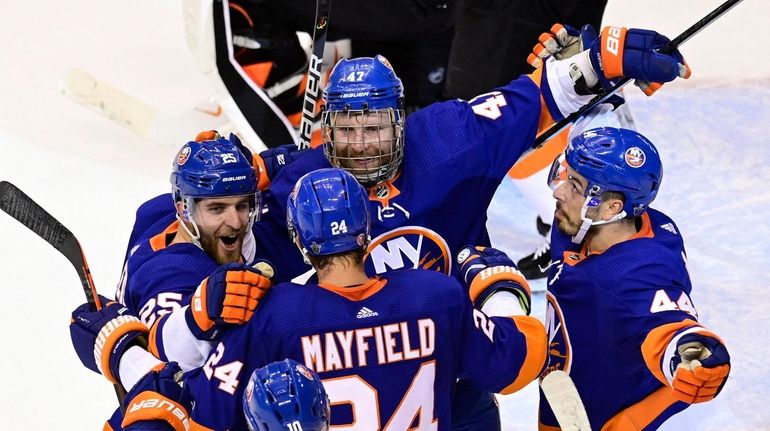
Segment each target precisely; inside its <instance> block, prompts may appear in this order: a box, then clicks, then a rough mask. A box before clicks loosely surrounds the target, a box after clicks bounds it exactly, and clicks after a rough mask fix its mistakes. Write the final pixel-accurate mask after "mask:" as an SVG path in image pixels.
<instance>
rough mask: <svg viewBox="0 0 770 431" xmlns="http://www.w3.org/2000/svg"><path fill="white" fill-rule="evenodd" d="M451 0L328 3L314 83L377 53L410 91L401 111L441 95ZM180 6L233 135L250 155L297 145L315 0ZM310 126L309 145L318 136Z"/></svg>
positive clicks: (212, 0)
mask: <svg viewBox="0 0 770 431" xmlns="http://www.w3.org/2000/svg"><path fill="white" fill-rule="evenodd" d="M455 3H456V1H455V0H444V1H442V0H393V1H391V2H387V3H381V2H364V3H361V2H354V1H345V0H337V1H335V2H334V5H333V7H332V10H331V13H330V19H331V22H332V24H331V25H329V28H328V36H327V41H326V45H325V49H324V58H323V64H322V70H321V83H320V85H319V88H323V87H324V86H325V84H326V81H327V78H328V73H329V71H330V69H331V67H332V66H333V65H334V64H336V63H337V61H338V60H339V59H341V58H349V57H351V56H356V57H358V56H371V57H373V56H375V55H376V54H377V53H385V54H386V55H389V56H390V57H391V61H392V62H393V63H394V65H396V66H397V67H398V68H399V69H400V70H402V71H403V72H402V73H403V74H404V79H405V81H406V82H407V83H408V84H409V88H411V89H412V93H411V94H410V95H409V96H408V97H407V99H406V109H407V111H413V110H416V109H418V108H420V107H423V106H426V105H428V104H430V103H433V102H435V101H438V100H440V98H441V97H442V94H443V89H444V77H445V74H446V66H447V61H448V57H449V49H450V45H451V42H452V24H453V22H454V20H453V17H454V14H453V10H454V8H455ZM183 7H184V19H185V33H186V37H187V43H188V45H189V47H190V49H191V50H192V52H193V54H194V55H195V57H196V59H197V60H198V64H199V67H200V69H201V71H202V72H203V73H204V74H205V75H207V76H208V77H209V79H210V80H211V81H212V82H213V83H214V87H215V92H216V102H217V103H218V104H219V106H221V108H222V110H223V111H224V113H225V114H226V116H227V118H228V119H229V120H230V121H231V122H232V126H234V127H235V129H236V130H237V131H238V134H239V135H240V137H241V138H242V139H243V140H244V141H245V142H246V143H247V144H248V145H249V147H250V148H251V150H253V151H255V152H259V151H262V150H264V149H266V148H274V147H277V146H280V145H285V144H291V143H294V144H296V143H297V141H298V137H297V133H296V131H295V129H296V128H298V127H299V125H300V121H301V111H302V103H303V97H304V90H305V85H306V81H307V70H308V58H309V56H310V50H311V45H312V40H311V37H310V35H312V34H313V26H314V22H315V19H314V12H315V1H311V0H304V1H300V0H297V1H292V2H281V1H268V0H185V1H184V2H183ZM373 18H375V19H373ZM364 22H366V23H367V25H366V26H362V23H364ZM215 109H216V108H215ZM318 112H319V110H318V108H317V109H316V114H317V113H318ZM314 130H315V132H314V133H313V136H312V140H311V146H317V145H318V144H320V142H321V139H320V134H319V133H318V128H317V127H316V128H314Z"/></svg>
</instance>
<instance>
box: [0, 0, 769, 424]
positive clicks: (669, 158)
mask: <svg viewBox="0 0 770 431" xmlns="http://www.w3.org/2000/svg"><path fill="white" fill-rule="evenodd" d="M718 4H719V2H718V1H714V0H709V1H697V0H680V1H677V2H672V1H664V0H651V1H647V2H644V3H642V2H620V1H610V4H609V5H608V9H607V13H606V14H605V23H612V24H621V25H626V26H629V27H646V28H654V29H657V30H659V31H661V32H663V33H666V34H669V35H674V34H677V33H678V32H680V31H682V30H683V29H684V28H686V27H687V26H689V25H690V24H692V23H694V22H695V21H697V20H698V19H699V18H700V17H702V16H703V15H705V13H707V12H708V11H710V10H711V9H713V8H714V7H716V6H717V5H718ZM0 16H3V17H4V20H3V24H2V26H0V97H2V102H0V179H2V180H8V181H11V182H13V183H14V184H16V185H17V186H19V187H20V188H21V189H22V190H24V191H25V192H27V193H28V194H29V195H30V196H32V197H33V198H34V199H36V200H37V201H38V202H39V203H40V204H41V205H42V206H43V207H44V208H46V209H47V210H48V211H49V212H51V213H52V214H53V215H54V216H55V217H57V218H58V219H59V220H60V221H61V222H62V223H63V224H64V225H65V226H67V227H69V228H70V230H72V231H73V232H74V233H75V234H76V235H77V237H78V238H79V240H80V242H81V244H82V245H83V248H84V250H85V253H86V255H87V257H88V259H89V263H90V266H91V269H92V271H93V277H94V280H95V282H96V285H97V287H98V289H99V291H100V292H101V293H103V294H105V295H107V296H111V295H112V294H113V292H114V286H115V284H116V282H117V278H118V275H119V273H120V266H121V263H122V259H123V253H124V252H125V242H126V240H127V237H128V233H129V231H130V228H131V225H132V223H133V213H134V210H135V209H136V207H137V206H138V205H139V203H141V202H142V201H143V200H145V199H146V198H148V197H151V196H154V195H155V194H158V193H162V192H165V191H167V190H168V188H169V186H168V173H169V166H170V162H171V160H172V158H173V155H174V152H175V151H174V149H173V148H170V147H159V146H156V145H152V144H149V143H147V142H144V141H142V140H141V139H140V138H138V137H137V136H135V135H133V134H132V133H131V132H129V131H127V130H126V129H124V128H122V127H120V126H118V125H116V124H114V123H112V122H111V121H109V120H107V119H105V118H104V117H102V116H100V115H98V114H96V113H94V112H93V111H90V110H88V109H85V108H83V107H82V106H80V105H77V104H74V103H73V102H71V101H69V100H67V99H65V98H64V97H63V96H61V95H60V94H59V93H58V92H57V83H58V81H59V80H60V79H61V78H62V77H63V76H64V74H65V73H66V71H67V70H68V69H69V68H70V67H79V68H81V69H84V70H86V71H88V72H89V73H91V74H93V75H95V76H96V77H98V78H101V79H104V80H107V81H110V82H111V83H113V84H115V85H117V86H119V87H121V88H123V89H124V90H127V91H129V92H130V93H132V94H134V95H135V96H137V97H138V98H140V99H142V100H144V101H146V102H148V103H150V104H152V105H154V106H156V107H158V108H159V109H161V110H163V111H164V112H167V113H171V114H174V113H181V112H183V111H185V110H186V109H189V108H190V107H192V106H194V105H195V104H197V103H199V102H201V101H203V100H206V99H208V98H209V97H210V96H211V94H212V90H211V88H210V85H209V84H208V82H207V81H206V80H205V79H204V77H203V76H202V75H201V74H200V73H199V72H198V69H197V66H196V64H195V63H194V60H193V58H192V56H191V54H190V53H189V51H188V50H187V47H186V45H185V42H184V36H183V26H182V19H181V8H180V3H179V2H178V1H174V0H165V1H149V0H135V1H130V2H126V1H123V2H120V1H103V2H93V1H85V0H70V1H66V2H64V1H53V0H41V1H37V2H17V1H4V2H2V3H1V4H0ZM768 18H770V10H768V9H767V7H766V4H765V2H764V1H760V0H748V1H745V2H743V3H742V4H739V5H738V6H736V8H735V9H734V10H733V11H731V12H730V13H729V14H728V15H727V16H725V17H724V18H722V19H721V20H720V21H718V22H717V23H715V24H713V25H712V26H711V27H709V28H707V29H705V30H704V31H703V32H702V33H701V34H698V35H697V36H695V38H693V39H692V40H691V41H690V42H688V43H687V44H686V45H685V46H684V47H683V52H684V54H685V55H686V56H687V59H688V62H689V64H690V65H691V66H692V68H693V77H692V78H691V79H690V80H689V81H688V82H676V83H673V84H668V85H666V86H665V87H664V88H663V90H661V91H660V92H659V93H658V94H656V95H655V96H654V97H652V98H646V97H644V96H643V95H640V93H639V92H638V91H636V90H634V89H632V91H630V93H631V95H630V96H629V99H630V101H629V103H630V105H631V108H632V110H633V112H634V115H635V116H636V121H637V124H638V125H639V128H640V130H641V131H642V132H643V133H645V134H646V135H647V136H648V137H650V138H651V139H652V140H653V142H655V143H656V144H657V145H658V147H659V148H660V149H661V152H662V158H663V162H664V166H665V177H664V178H665V180H664V182H663V185H662V190H661V192H660V194H659V197H658V199H657V201H656V205H655V206H656V207H657V208H659V209H661V210H663V211H665V212H667V213H668V214H669V215H671V216H672V217H673V218H674V220H676V221H677V223H678V224H679V227H680V229H681V232H682V234H683V235H684V237H685V244H686V246H687V250H688V254H689V268H690V271H691V274H692V278H693V285H694V291H693V300H694V301H695V304H696V306H697V307H698V309H699V312H700V316H701V321H702V322H703V323H705V324H706V325H707V326H709V327H711V328H713V329H714V330H716V331H718V332H719V333H720V334H721V335H722V336H723V337H724V339H725V340H726V342H727V344H728V347H729V348H730V353H731V355H732V365H733V369H732V373H731V376H730V380H729V382H728V383H727V385H726V386H725V389H724V392H723V393H722V394H721V395H720V398H718V399H717V400H716V401H715V402H714V403H711V404H706V405H704V406H701V407H699V410H697V411H693V412H691V414H690V415H689V417H684V416H683V417H682V420H681V421H680V422H685V420H695V421H696V422H697V425H694V426H686V425H682V424H681V423H680V424H676V425H675V424H672V425H671V426H669V429H712V430H726V429H729V430H748V429H752V430H762V429H770V412H768V409H767V407H766V404H767V401H768V399H770V389H768V386H766V385H767V382H768V381H770V372H768V371H767V367H766V366H765V365H764V363H765V360H766V358H768V357H770V347H768V343H767V342H766V340H765V339H764V338H763V337H764V335H767V333H766V332H765V331H768V330H770V317H768V313H767V312H766V307H768V306H769V305H770V293H769V292H768V290H767V287H766V286H765V284H766V283H765V281H764V276H765V273H766V270H765V268H764V267H763V266H762V265H763V261H764V259H765V258H767V257H769V256H770V245H768V243H767V240H768V239H770V238H768V233H769V232H770V218H769V217H768V216H767V215H766V211H765V208H766V206H767V205H769V204H770V192H768V191H767V190H766V189H765V187H766V186H767V185H768V184H770V173H769V172H768V170H767V166H770V149H768V148H767V147H765V145H768V142H767V136H768V135H770V133H769V132H770V126H768V123H766V122H770V60H768V58H770V48H768V46H767V43H766V35H765V34H764V32H763V30H762V29H763V28H764V27H766V23H767V20H768ZM332 20H333V18H332ZM332 23H333V21H332ZM191 133H192V132H191ZM490 219H491V222H490V229H491V231H492V232H493V235H494V242H495V244H496V245H498V246H499V247H501V248H504V249H506V250H509V251H511V252H513V253H514V254H515V255H524V254H527V253H529V252H530V251H531V250H532V249H534V247H535V246H536V245H537V244H538V241H539V240H538V238H537V236H536V235H535V233H534V219H535V213H534V210H530V209H529V207H527V204H526V203H525V202H523V201H522V200H521V199H519V198H518V197H517V192H516V190H515V189H514V188H513V187H512V186H511V185H510V184H509V183H507V182H506V183H504V185H503V187H502V189H501V191H500V193H499V194H498V198H497V200H496V202H495V204H494V205H493V207H492V208H491V210H490ZM0 262H1V263H0V274H1V275H0V280H2V287H0V292H3V294H4V295H5V296H3V297H2V299H0V322H2V324H3V326H2V328H5V329H3V330H1V333H2V335H3V338H4V339H5V340H6V341H5V342H4V347H3V348H2V349H0V352H1V353H0V405H1V406H2V407H0V429H3V430H6V429H7V430H50V429H61V430H95V429H101V425H102V423H103V420H104V419H105V418H106V417H107V415H108V414H109V413H110V412H111V410H112V409H113V408H114V406H115V398H114V394H113V393H112V391H113V390H112V388H111V387H110V385H109V384H107V383H105V382H104V380H103V379H102V378H101V377H99V376H97V375H95V374H94V373H92V372H90V371H88V370H86V369H84V368H83V367H82V366H81V365H80V363H79V361H78V360H77V358H76V356H75V354H74V352H73V350H72V347H71V345H70V341H69V333H68V329H67V323H68V320H69V314H70V311H71V310H72V309H73V308H74V307H75V306H77V305H78V304H80V303H81V302H83V299H84V297H83V293H82V290H81V287H80V284H79V283H78V279H77V277H76V275H75V273H74V271H73V269H72V268H71V266H70V264H69V263H68V262H67V261H66V260H65V259H64V258H63V257H61V256H60V255H59V254H58V253H57V252H56V251H55V250H54V249H53V248H51V247H50V246H49V245H47V244H46V243H45V242H43V241H42V240H41V239H40V238H38V237H37V236H35V235H34V234H33V233H31V232H30V231H28V230H27V229H25V228H24V227H22V226H21V225H20V224H18V223H17V222H16V221H14V220H12V219H11V218H10V217H8V216H6V215H5V214H0ZM536 305H537V307H536V312H539V313H542V297H540V296H539V297H538V298H536ZM536 402H537V401H536V388H535V387H534V386H533V385H530V386H529V387H527V388H526V389H525V390H524V391H522V392H520V393H518V394H514V395H512V396H509V397H506V398H505V399H503V400H502V406H503V409H502V410H503V420H504V423H505V426H504V429H506V430H533V429H535V428H536V426H535V423H536ZM691 423H692V422H691Z"/></svg>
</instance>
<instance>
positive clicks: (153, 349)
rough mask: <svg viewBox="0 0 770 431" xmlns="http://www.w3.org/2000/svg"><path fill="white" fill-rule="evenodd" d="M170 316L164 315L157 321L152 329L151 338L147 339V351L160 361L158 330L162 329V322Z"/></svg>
mask: <svg viewBox="0 0 770 431" xmlns="http://www.w3.org/2000/svg"><path fill="white" fill-rule="evenodd" d="M168 316H169V315H168V314H164V315H163V316H160V317H158V318H157V319H155V323H153V324H152V326H151V327H150V336H149V337H148V339H147V351H148V352H150V353H152V356H155V357H156V358H158V359H160V350H159V349H158V328H160V322H161V321H162V320H163V319H165V318H167V317H168Z"/></svg>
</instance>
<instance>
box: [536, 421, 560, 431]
mask: <svg viewBox="0 0 770 431" xmlns="http://www.w3.org/2000/svg"><path fill="white" fill-rule="evenodd" d="M537 431H561V428H559V427H552V426H550V425H545V424H542V423H540V422H539V421H538V424H537Z"/></svg>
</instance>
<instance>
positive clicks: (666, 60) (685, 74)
mask: <svg viewBox="0 0 770 431" xmlns="http://www.w3.org/2000/svg"><path fill="white" fill-rule="evenodd" d="M668 42H669V39H668V38H667V37H666V36H663V35H661V34H658V33H656V32H654V31H651V30H640V29H635V28H632V29H626V28H625V27H605V28H604V30H602V33H601V36H600V37H599V38H597V39H596V40H594V41H593V43H592V44H591V49H590V50H589V57H590V59H591V66H592V67H593V69H594V71H595V72H596V74H597V76H598V78H599V84H601V86H602V88H604V89H605V90H610V89H612V87H614V86H615V84H617V82H618V80H619V79H620V78H621V77H623V76H627V77H629V78H633V79H635V80H637V81H640V84H639V85H640V87H641V88H642V90H643V91H644V92H645V94H647V95H648V96H649V95H651V94H652V93H654V92H655V91H656V90H657V89H659V88H660V86H661V85H662V83H664V82H669V81H673V80H674V79H676V78H677V77H681V78H685V79H687V78H689V77H690V68H689V66H687V63H686V62H685V61H684V57H682V54H681V53H680V52H679V50H674V52H673V53H671V54H663V53H661V52H659V51H660V50H661V49H662V48H663V47H664V46H665V45H666V44H667V43H668Z"/></svg>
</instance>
